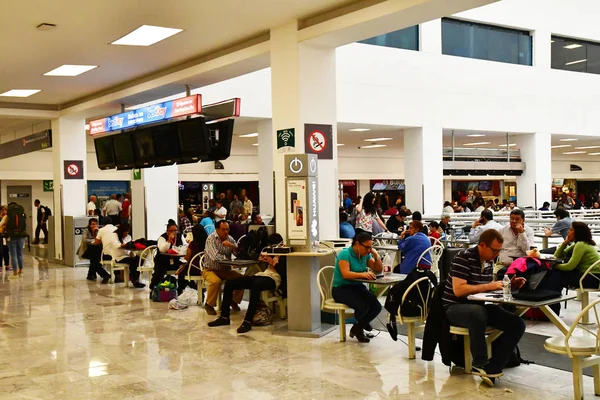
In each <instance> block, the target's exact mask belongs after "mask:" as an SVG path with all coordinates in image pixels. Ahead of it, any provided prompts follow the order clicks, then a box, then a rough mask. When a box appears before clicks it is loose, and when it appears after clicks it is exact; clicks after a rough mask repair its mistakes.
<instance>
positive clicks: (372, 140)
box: [365, 137, 393, 142]
mask: <svg viewBox="0 0 600 400" xmlns="http://www.w3.org/2000/svg"><path fill="white" fill-rule="evenodd" d="M392 139H393V138H391V137H380V138H373V139H365V142H385V141H386V140H392Z"/></svg>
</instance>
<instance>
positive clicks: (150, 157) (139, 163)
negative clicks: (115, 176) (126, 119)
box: [131, 128, 156, 168]
mask: <svg viewBox="0 0 600 400" xmlns="http://www.w3.org/2000/svg"><path fill="white" fill-rule="evenodd" d="M131 135H132V139H133V151H134V153H135V167H136V168H149V167H152V166H154V164H156V155H155V152H154V140H153V139H152V130H150V129H148V128H143V129H138V130H135V131H133V132H131Z"/></svg>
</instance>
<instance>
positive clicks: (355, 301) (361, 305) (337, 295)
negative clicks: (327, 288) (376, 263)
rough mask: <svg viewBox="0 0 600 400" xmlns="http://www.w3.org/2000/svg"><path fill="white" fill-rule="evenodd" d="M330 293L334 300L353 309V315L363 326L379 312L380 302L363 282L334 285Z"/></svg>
mask: <svg viewBox="0 0 600 400" xmlns="http://www.w3.org/2000/svg"><path fill="white" fill-rule="evenodd" d="M331 294H332V296H333V299H334V300H335V301H336V302H338V303H343V304H345V305H347V306H348V307H352V308H353V309H354V317H355V318H356V320H357V321H358V323H359V324H360V325H361V326H362V327H363V328H364V327H366V326H367V325H368V324H369V322H371V321H373V320H374V319H375V318H377V316H378V315H379V313H380V312H381V303H379V300H377V297H375V295H374V294H373V293H371V292H370V291H369V289H367V287H366V286H365V285H363V284H360V285H342V286H338V287H334V288H333V289H332V290H331Z"/></svg>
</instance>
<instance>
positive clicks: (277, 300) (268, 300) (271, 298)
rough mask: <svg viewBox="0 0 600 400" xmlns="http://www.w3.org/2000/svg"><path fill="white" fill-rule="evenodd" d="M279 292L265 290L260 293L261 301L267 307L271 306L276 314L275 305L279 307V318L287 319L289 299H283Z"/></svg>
mask: <svg viewBox="0 0 600 400" xmlns="http://www.w3.org/2000/svg"><path fill="white" fill-rule="evenodd" d="M278 293H279V292H278V291H277V290H263V291H262V292H261V293H260V299H261V300H262V301H264V302H265V304H267V305H271V310H273V313H275V305H277V307H279V318H281V319H286V318H287V299H284V298H283V297H281V295H280V294H278Z"/></svg>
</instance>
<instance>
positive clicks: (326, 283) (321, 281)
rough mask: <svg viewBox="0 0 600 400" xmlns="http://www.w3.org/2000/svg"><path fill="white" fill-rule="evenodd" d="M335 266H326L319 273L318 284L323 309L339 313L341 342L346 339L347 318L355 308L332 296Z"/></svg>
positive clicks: (352, 313)
mask: <svg viewBox="0 0 600 400" xmlns="http://www.w3.org/2000/svg"><path fill="white" fill-rule="evenodd" d="M334 269H335V267H332V266H330V265H329V266H326V267H323V268H321V269H320V270H319V272H318V273H317V286H318V287H319V292H320V293H321V310H323V311H325V312H328V313H333V314H337V313H339V319H340V342H345V341H346V318H347V317H349V316H353V315H354V310H353V309H352V308H350V307H348V306H347V305H345V304H342V303H337V302H336V301H335V300H333V297H332V296H331V287H332V285H333V271H334Z"/></svg>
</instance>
